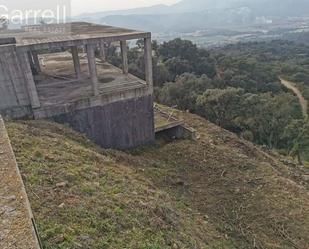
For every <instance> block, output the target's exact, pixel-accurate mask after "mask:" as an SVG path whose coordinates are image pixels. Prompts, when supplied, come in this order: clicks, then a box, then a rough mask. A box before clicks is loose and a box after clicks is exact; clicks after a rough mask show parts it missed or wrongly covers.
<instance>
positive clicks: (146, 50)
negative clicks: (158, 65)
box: [144, 38, 153, 89]
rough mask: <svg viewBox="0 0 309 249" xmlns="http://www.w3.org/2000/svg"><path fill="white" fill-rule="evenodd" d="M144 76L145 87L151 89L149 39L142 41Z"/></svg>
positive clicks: (150, 48) (150, 46)
mask: <svg viewBox="0 0 309 249" xmlns="http://www.w3.org/2000/svg"><path fill="white" fill-rule="evenodd" d="M144 57H145V76H146V83H147V85H148V86H149V87H150V88H151V89H153V71H152V44H151V38H145V39H144Z"/></svg>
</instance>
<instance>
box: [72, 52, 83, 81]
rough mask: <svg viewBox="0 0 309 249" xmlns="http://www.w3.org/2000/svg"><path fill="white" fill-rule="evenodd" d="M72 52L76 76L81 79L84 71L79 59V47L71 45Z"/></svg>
mask: <svg viewBox="0 0 309 249" xmlns="http://www.w3.org/2000/svg"><path fill="white" fill-rule="evenodd" d="M71 52H72V57H73V63H74V69H75V73H76V78H77V79H81V78H82V71H81V68H80V61H79V56H78V49H77V47H71Z"/></svg>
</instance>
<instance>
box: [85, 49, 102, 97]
mask: <svg viewBox="0 0 309 249" xmlns="http://www.w3.org/2000/svg"><path fill="white" fill-rule="evenodd" d="M86 50H87V57H88V66H89V74H90V78H91V83H92V90H93V95H95V96H97V95H98V94H99V88H98V83H99V82H98V76H97V67H96V58H95V53H94V50H95V46H93V45H89V44H88V45H86Z"/></svg>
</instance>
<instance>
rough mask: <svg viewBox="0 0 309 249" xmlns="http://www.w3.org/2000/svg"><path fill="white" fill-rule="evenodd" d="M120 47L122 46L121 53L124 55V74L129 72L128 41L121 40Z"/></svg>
mask: <svg viewBox="0 0 309 249" xmlns="http://www.w3.org/2000/svg"><path fill="white" fill-rule="evenodd" d="M120 47H121V55H122V71H123V73H124V74H128V73H129V67H128V48H127V42H126V41H120Z"/></svg>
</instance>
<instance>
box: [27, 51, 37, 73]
mask: <svg viewBox="0 0 309 249" xmlns="http://www.w3.org/2000/svg"><path fill="white" fill-rule="evenodd" d="M27 55H28V61H29V64H30V67H31V70H32V71H33V72H34V71H35V66H34V62H33V58H32V54H31V52H30V51H28V52H27Z"/></svg>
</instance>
